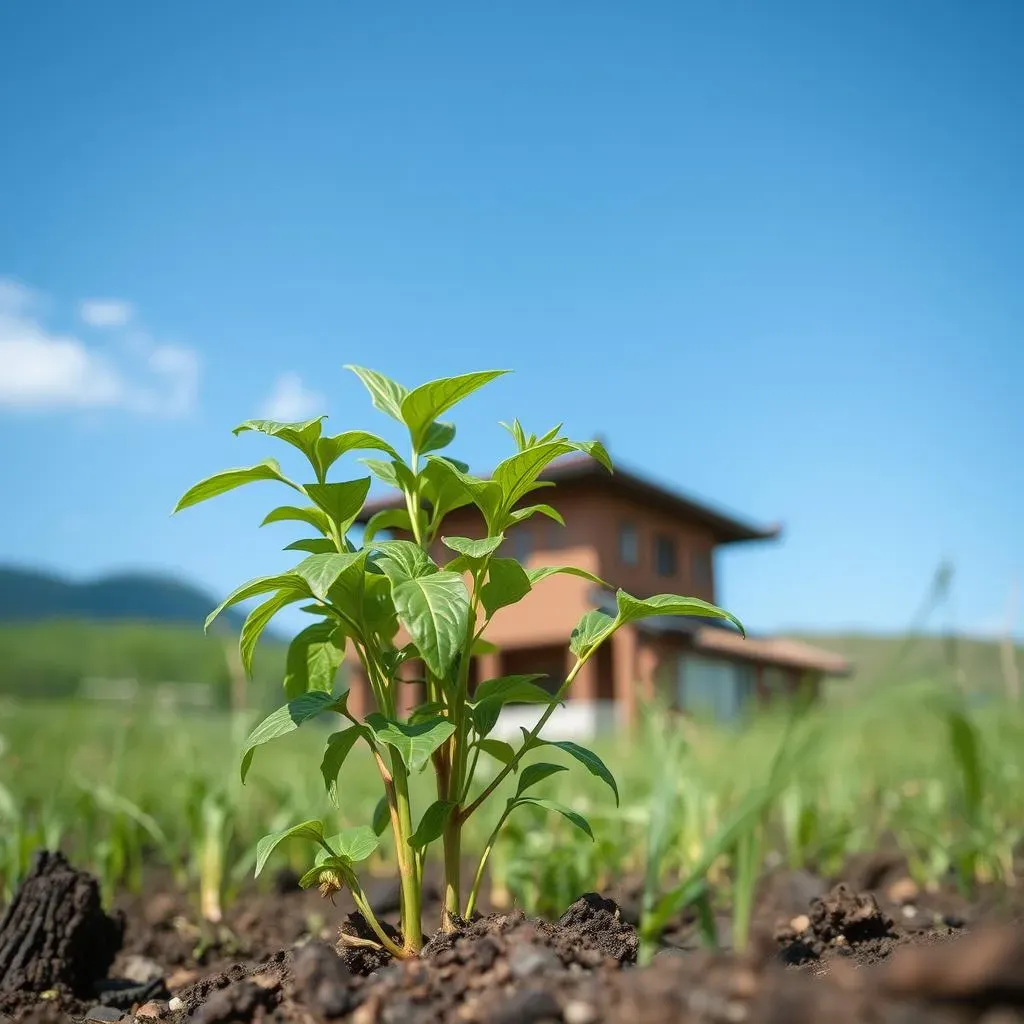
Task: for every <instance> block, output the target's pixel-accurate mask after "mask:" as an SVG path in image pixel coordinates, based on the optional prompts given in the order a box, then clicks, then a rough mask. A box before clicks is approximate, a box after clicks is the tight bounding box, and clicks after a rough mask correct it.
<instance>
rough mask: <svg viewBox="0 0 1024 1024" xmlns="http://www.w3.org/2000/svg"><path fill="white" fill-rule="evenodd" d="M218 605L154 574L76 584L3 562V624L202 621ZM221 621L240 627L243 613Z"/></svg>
mask: <svg viewBox="0 0 1024 1024" xmlns="http://www.w3.org/2000/svg"><path fill="white" fill-rule="evenodd" d="M216 605H217V600H216V599H215V598H214V597H211V596H210V595H209V594H207V593H205V592H204V591H202V590H200V589H199V588H198V587H194V586H192V585H191V584H188V583H183V582H182V581H180V580H176V579H172V578H170V577H166V576H160V575H156V574H151V573H120V574H116V575H110V576H103V577H100V578H98V579H95V580H86V581H83V582H76V581H74V580H69V579H65V578H63V577H60V576H55V575H52V574H49V573H45V572H41V571H39V570H36V569H25V568H18V567H14V566H7V567H4V566H0V622H40V621H44V620H48V619H64V620H67V619H76V620H87V621H97V620H98V621H111V620H113V621H121V622H159V623H170V624H178V625H201V624H202V623H203V621H204V620H205V619H206V616H207V615H209V614H210V612H211V611H213V609H214V608H215V607H216ZM223 620H224V624H225V626H229V627H231V628H233V629H235V630H237V629H239V628H240V627H241V624H242V622H243V620H244V615H242V614H241V613H239V612H237V611H235V610H231V611H228V612H227V613H225V615H224V617H223Z"/></svg>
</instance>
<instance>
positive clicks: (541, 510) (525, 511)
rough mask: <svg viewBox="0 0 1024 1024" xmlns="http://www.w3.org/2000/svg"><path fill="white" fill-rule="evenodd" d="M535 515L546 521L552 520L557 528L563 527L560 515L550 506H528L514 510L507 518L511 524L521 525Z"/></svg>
mask: <svg viewBox="0 0 1024 1024" xmlns="http://www.w3.org/2000/svg"><path fill="white" fill-rule="evenodd" d="M536 515H542V516H547V517H548V519H553V520H554V521H555V522H556V523H558V525H559V526H565V520H564V519H563V518H562V513H561V512H559V511H558V509H556V508H552V507H551V506H550V505H529V506H527V507H526V508H520V509H516V510H515V511H514V512H512V513H510V516H509V518H510V519H511V520H512V522H513V523H522V522H525V521H526V520H527V519H531V518H532V517H533V516H536Z"/></svg>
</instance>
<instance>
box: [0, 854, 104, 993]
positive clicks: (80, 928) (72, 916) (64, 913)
mask: <svg viewBox="0 0 1024 1024" xmlns="http://www.w3.org/2000/svg"><path fill="white" fill-rule="evenodd" d="M123 936H124V921H123V919H122V918H121V917H120V916H114V917H110V916H108V915H107V914H105V913H104V911H103V908H102V905H101V902H100V890H99V885H98V884H97V882H96V879H95V878H94V877H93V876H92V875H90V874H88V873H86V872H83V871H76V870H75V869H74V868H73V867H71V865H70V864H69V863H68V862H67V860H66V859H65V858H64V855H63V854H61V853H52V852H49V851H46V850H42V851H40V852H39V853H37V854H36V856H35V859H34V860H33V863H32V867H31V869H30V871H29V873H28V875H27V876H26V877H25V879H24V880H23V881H22V883H21V885H20V886H19V888H18V891H17V892H16V893H15V895H14V898H13V900H12V901H11V903H10V906H8V908H7V910H6V912H5V913H4V916H3V919H2V920H0V1011H6V1012H10V1011H11V1010H13V1009H16V1008H18V1007H21V1006H25V1005H28V1004H29V1003H34V1002H37V1001H38V1000H39V998H40V996H42V995H44V994H47V995H48V996H49V998H51V999H52V998H55V997H56V998H60V999H63V1000H65V1001H71V1002H74V1001H76V1000H84V999H90V998H92V997H93V996H94V986H95V984H96V982H98V981H100V980H101V979H103V978H104V977H105V976H106V973H107V971H108V970H109V968H110V965H111V964H112V963H113V961H114V957H115V956H116V955H117V951H118V950H119V949H120V947H121V941H122V938H123Z"/></svg>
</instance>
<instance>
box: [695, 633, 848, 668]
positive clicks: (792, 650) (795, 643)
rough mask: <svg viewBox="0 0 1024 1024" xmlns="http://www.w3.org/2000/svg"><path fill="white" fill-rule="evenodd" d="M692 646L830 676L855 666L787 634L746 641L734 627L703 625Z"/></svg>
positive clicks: (715, 652) (840, 657)
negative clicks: (791, 638) (729, 628)
mask: <svg viewBox="0 0 1024 1024" xmlns="http://www.w3.org/2000/svg"><path fill="white" fill-rule="evenodd" d="M693 646H694V647H695V648H696V649H697V650H698V651H702V652H704V653H707V654H724V655H727V656H729V657H734V658H742V659H743V660H744V661H758V662H762V663H763V664H767V665H780V666H782V667H785V668H800V669H809V670H811V671H816V672H824V673H825V674H826V675H830V676H849V675H851V674H852V673H853V665H852V664H851V663H850V662H849V661H847V660H846V658H844V657H842V656H841V655H838V654H836V653H834V652H833V651H826V650H823V649H822V648H820V647H812V646H811V645H810V644H805V643H804V642H803V641H801V640H789V639H787V638H786V637H752V636H748V637H747V638H746V639H745V640H744V639H743V637H742V636H740V634H739V633H734V632H732V631H731V630H726V629H715V628H714V627H709V626H702V627H701V628H700V629H698V630H697V631H696V632H695V633H694V635H693Z"/></svg>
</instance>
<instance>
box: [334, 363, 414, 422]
mask: <svg viewBox="0 0 1024 1024" xmlns="http://www.w3.org/2000/svg"><path fill="white" fill-rule="evenodd" d="M345 369H346V370H351V371H352V372H353V373H354V374H355V375H356V376H357V377H358V378H359V379H360V380H361V381H362V382H363V386H364V387H365V388H366V390H367V391H369V392H370V398H371V399H373V404H374V405H375V406H376V407H377V408H378V409H380V411H381V412H386V413H387V414H388V415H389V416H391V417H392V418H393V419H396V420H398V422H399V423H404V422H405V421H404V420H403V419H402V402H403V401H404V400H405V398H406V396H407V395H408V394H409V390H408V388H404V387H402V385H401V384H399V383H397V382H396V381H393V380H391V379H390V378H388V377H385V376H384V374H382V373H378V372H377V371H376V370H367V369H366V368H365V367H363V366H353V365H351V364H348V365H346V366H345Z"/></svg>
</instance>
